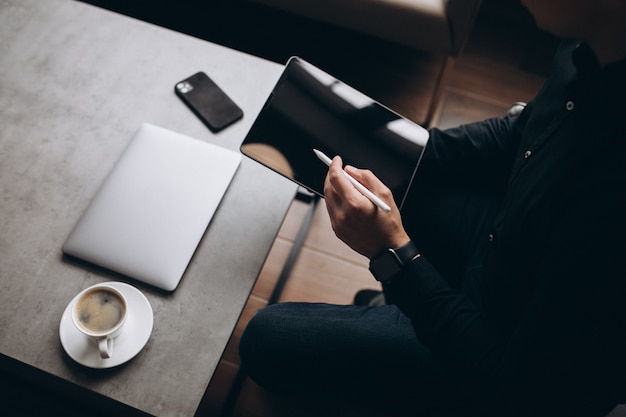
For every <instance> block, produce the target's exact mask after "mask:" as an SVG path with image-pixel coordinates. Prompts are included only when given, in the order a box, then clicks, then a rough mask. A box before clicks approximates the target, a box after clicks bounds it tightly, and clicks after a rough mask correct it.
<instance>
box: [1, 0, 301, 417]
mask: <svg viewBox="0 0 626 417" xmlns="http://www.w3.org/2000/svg"><path fill="white" fill-rule="evenodd" d="M199 70H203V71H205V72H206V73H207V74H208V75H209V76H210V77H212V78H213V79H214V80H215V81H216V82H217V83H218V84H219V85H221V86H222V87H223V89H224V90H225V91H226V92H227V93H228V94H229V95H230V96H231V97H232V98H233V99H234V101H235V102H236V103H238V104H239V105H240V106H241V107H242V108H243V110H244V112H245V116H244V118H243V120H241V121H239V122H237V123H236V124H235V125H233V126H231V127H229V128H227V129H226V130H224V131H222V132H221V133H218V134H212V133H211V132H210V131H209V130H208V129H207V128H206V127H205V126H204V125H203V124H202V123H201V122H200V121H199V120H198V119H197V118H196V117H195V116H194V115H193V114H192V113H191V112H190V111H189V110H188V109H187V108H186V107H185V106H184V105H183V103H182V102H181V101H180V100H179V99H178V98H177V97H176V96H175V94H174V90H173V87H174V84H175V83H176V82H177V81H180V80H182V79H184V78H186V77H187V76H189V75H191V74H193V73H195V72H197V71H199ZM281 70H282V66H281V65H278V64H274V63H271V62H268V61H264V60H262V59H259V58H256V57H253V56H250V55H246V54H243V53H240V52H237V51H234V50H231V49H228V48H225V47H222V46H219V45H215V44H212V43H209V42H206V41H202V40H198V39H195V38H192V37H189V36H186V35H183V34H179V33H176V32H172V31H169V30H166V29H163V28H159V27H156V26H153V25H150V24H147V23H144V22H140V21H137V20H134V19H131V18H127V17H124V16H121V15H117V14H114V13H111V12H108V11H104V10H102V9H99V8H96V7H92V6H89V5H85V4H83V3H79V2H75V1H70V0H45V1H41V0H1V1H0V195H1V197H0V354H1V355H3V356H4V357H6V358H11V360H16V361H19V362H20V363H23V364H25V366H26V365H28V366H32V367H35V368H37V369H40V370H42V371H44V372H45V373H46V374H51V375H54V376H56V377H59V378H60V380H64V381H68V382H69V383H71V384H75V385H78V386H80V387H83V388H85V389H88V390H90V391H94V392H96V393H98V394H102V395H103V396H105V397H108V398H110V399H113V400H115V401H117V402H121V403H123V404H126V405H129V406H131V407H133V408H135V409H137V410H141V411H143V412H145V413H149V414H153V415H159V416H177V417H180V416H188V415H193V414H194V412H195V410H196V408H197V406H198V404H199V403H200V400H201V398H202V395H203V393H204V391H205V389H206V387H207V385H208V383H209V382H210V379H211V377H212V375H213V372H214V370H215V368H216V366H217V364H218V362H219V359H220V356H221V354H222V352H223V350H224V348H225V346H226V343H227V341H228V339H229V337H230V335H231V332H232V330H233V328H234V326H235V324H236V322H237V319H238V317H239V314H240V312H241V310H242V309H243V306H244V304H245V302H246V299H247V297H248V295H249V292H250V290H251V288H252V286H253V284H254V281H255V279H256V277H257V275H258V272H259V270H260V269H261V267H262V265H263V262H264V260H265V258H266V256H267V253H268V252H269V249H270V247H271V244H272V242H273V241H274V238H275V236H276V233H277V231H278V228H279V227H280V224H281V222H282V220H283V218H284V216H285V213H286V211H287V209H288V206H289V204H290V202H291V200H292V198H293V196H294V194H295V192H296V188H297V187H296V186H295V185H294V184H292V183H290V182H289V181H287V180H285V179H283V178H282V177H279V176H278V175H276V174H274V173H272V172H271V171H270V170H268V169H265V168H263V167H262V166H260V165H258V164H257V163H255V162H253V161H251V160H248V159H245V158H244V160H243V162H242V165H241V167H240V169H239V171H238V173H237V175H236V177H235V179H234V180H233V182H232V184H231V187H230V189H229V191H228V192H227V194H226V196H225V197H224V200H223V201H222V204H221V206H220V208H219V210H218V212H217V213H216V215H215V217H214V218H213V221H212V223H211V225H210V226H209V229H208V231H207V233H206V234H205V236H204V238H203V240H202V241H201V243H200V245H199V247H198V250H197V252H196V253H195V255H194V257H193V258H192V261H191V263H190V265H189V267H188V269H187V271H186V273H185V275H184V277H183V279H182V281H181V283H180V285H179V287H178V289H177V290H176V291H175V292H174V293H172V294H166V293H162V292H159V291H157V290H154V289H152V288H149V287H147V286H142V285H141V284H140V283H137V282H134V281H132V280H131V281H129V282H130V283H131V284H132V285H135V286H136V287H137V288H138V289H139V290H141V291H142V292H143V293H144V294H145V295H146V297H147V298H148V300H149V302H150V304H151V306H152V309H153V311H154V328H153V332H152V335H151V337H150V340H149V341H148V344H147V345H146V346H145V348H144V349H143V350H142V351H141V352H140V353H139V355H138V356H137V357H135V358H134V359H133V360H131V361H130V362H128V363H127V364H125V365H122V366H120V367H118V368H116V369H113V370H108V371H104V372H102V371H96V370H92V369H88V368H84V367H82V366H81V365H78V364H76V363H75V362H73V361H72V360H71V359H69V357H68V356H67V355H66V354H65V352H64V350H63V348H62V346H61V343H60V339H59V322H60V319H61V316H62V314H63V311H64V310H65V308H66V306H67V304H68V303H69V302H70V301H71V299H72V298H73V297H74V296H75V295H76V294H77V293H78V292H80V290H82V289H83V288H86V287H88V286H90V285H92V284H95V283H98V282H104V281H110V280H112V277H111V276H110V275H108V274H106V273H104V272H99V271H96V270H93V269H90V268H87V267H85V266H80V265H77V264H75V263H71V262H68V261H66V260H64V259H63V257H62V253H61V245H62V244H63V242H64V240H65V239H66V237H67V236H68V234H69V232H70V231H71V229H72V227H73V226H74V224H75V223H76V221H77V220H78V218H79V217H80V215H81V214H82V212H83V210H84V209H85V208H86V207H87V205H88V204H89V201H90V199H91V198H92V196H93V195H94V193H95V192H96V190H97V189H98V186H99V185H100V183H101V182H102V180H103V179H104V178H105V176H106V175H107V174H108V172H109V171H110V169H111V168H112V167H113V165H114V163H115V162H116V160H117V158H118V157H119V156H120V155H121V153H122V151H123V150H124V148H125V147H126V145H127V144H128V142H129V140H130V139H131V137H132V134H133V133H134V132H135V131H136V130H137V129H138V127H139V126H140V125H141V124H142V123H144V122H149V123H153V124H156V125H158V126H161V127H164V128H167V129H170V130H174V131H177V132H180V133H183V134H186V135H188V136H192V137H195V138H197V139H200V140H203V141H207V142H212V143H215V144H218V145H220V146H223V147H226V148H230V149H238V147H239V144H240V143H241V141H242V140H243V138H244V136H245V134H246V132H247V130H248V129H249V128H250V126H251V124H252V122H253V121H254V118H255V117H256V115H257V114H258V112H259V111H260V109H261V107H262V105H263V103H264V102H265V100H266V98H267V96H268V94H269V92H270V90H271V88H272V87H273V85H274V84H275V82H276V80H277V79H278V77H279V75H280V72H281ZM113 280H120V278H119V277H114V278H113ZM55 379H56V378H55Z"/></svg>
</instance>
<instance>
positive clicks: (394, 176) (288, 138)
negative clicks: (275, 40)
mask: <svg viewBox="0 0 626 417" xmlns="http://www.w3.org/2000/svg"><path fill="white" fill-rule="evenodd" d="M427 141H428V131H427V130H425V129H424V128H422V127H421V126H419V125H417V124H415V123H413V122H411V121H409V120H407V119H405V118H403V117H402V116H400V115H398V114H397V113H395V112H393V111H391V110H390V109H388V108H386V107H384V106H382V105H381V104H379V103H377V102H376V101H374V100H372V99H371V98H369V97H367V96H366V95H364V94H363V93H361V92H359V91H357V90H356V89H354V88H352V87H350V86H348V85H347V84H345V83H343V82H341V81H339V80H338V79H336V78H334V77H332V76H331V75H329V74H327V73H325V72H324V71H322V70H320V69H319V68H317V67H315V66H313V65H312V64H309V63H307V62H306V61H304V60H302V59H300V58H298V57H292V58H291V59H290V60H289V62H288V63H287V65H286V66H285V70H284V71H283V74H282V76H281V78H280V79H279V81H278V83H277V84H276V86H275V87H274V89H273V91H272V93H271V94H270V96H269V98H268V99H267V101H266V103H265V105H264V107H263V109H262V110H261V112H260V113H259V116H258V117H257V119H256V120H255V122H254V124H253V125H252V128H251V129H250V131H249V132H248V135H247V136H246V138H245V140H244V141H243V143H242V145H241V152H242V153H243V154H244V155H246V156H248V157H250V158H252V159H254V160H255V161H257V162H259V163H261V164H263V165H265V166H267V167H269V168H271V169H273V170H274V171H276V172H278V173H279V174H281V175H283V176H285V177H287V178H289V179H291V180H293V181H295V182H296V183H298V184H299V185H301V186H303V187H305V188H307V189H309V190H311V191H312V192H314V193H317V194H319V195H321V196H323V193H324V178H325V177H326V173H327V172H328V167H327V166H326V165H325V164H324V163H322V162H321V161H320V160H319V159H318V158H317V157H316V156H315V154H314V153H313V149H319V150H320V151H322V152H323V153H325V154H326V155H328V156H329V157H331V158H332V157H333V156H335V155H340V156H341V157H342V158H343V161H344V164H346V165H353V166H355V167H357V168H364V169H369V170H371V171H372V172H373V173H374V174H375V175H376V176H377V177H378V178H380V179H381V180H382V181H383V183H385V184H386V185H387V186H388V187H389V188H390V189H391V190H392V192H393V195H394V199H395V201H396V204H398V206H401V204H402V202H403V200H404V197H405V194H406V192H407V190H408V187H409V185H410V183H411V180H412V178H413V175H414V172H415V170H416V168H417V165H418V162H419V160H420V157H421V155H422V151H423V150H424V147H425V146H426V142H427Z"/></svg>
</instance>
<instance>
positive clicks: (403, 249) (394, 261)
mask: <svg viewBox="0 0 626 417" xmlns="http://www.w3.org/2000/svg"><path fill="white" fill-rule="evenodd" d="M419 257H420V253H419V251H418V250H417V248H416V247H415V245H414V244H413V242H411V241H409V243H407V244H405V245H402V246H400V247H399V248H397V249H387V250H386V251H385V252H383V253H381V254H380V255H377V256H375V257H373V258H372V259H371V260H370V272H371V273H372V275H374V278H376V280H377V281H380V282H383V283H389V282H390V281H391V279H392V278H393V277H395V276H396V275H398V274H399V273H400V272H402V270H404V268H406V266H407V265H409V264H410V263H411V262H412V261H414V260H415V259H417V258H419Z"/></svg>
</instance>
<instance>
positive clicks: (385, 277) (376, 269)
mask: <svg viewBox="0 0 626 417" xmlns="http://www.w3.org/2000/svg"><path fill="white" fill-rule="evenodd" d="M401 269H402V266H401V265H400V260H399V259H398V257H397V255H396V254H395V253H394V252H393V251H388V252H385V253H384V254H382V255H380V256H378V257H376V258H374V259H372V261H371V262H370V271H371V272H372V274H373V275H374V277H375V278H376V279H377V280H378V281H383V282H384V281H389V280H390V279H391V278H392V277H393V276H394V275H396V274H397V273H398V272H400V270H401Z"/></svg>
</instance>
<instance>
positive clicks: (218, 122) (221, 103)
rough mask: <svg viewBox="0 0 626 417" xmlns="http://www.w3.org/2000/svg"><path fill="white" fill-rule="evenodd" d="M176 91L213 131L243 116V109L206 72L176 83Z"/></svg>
mask: <svg viewBox="0 0 626 417" xmlns="http://www.w3.org/2000/svg"><path fill="white" fill-rule="evenodd" d="M174 91H175V92H176V95H177V96H178V97H180V99H181V100H182V101H183V102H184V103H185V104H186V105H187V107H189V108H190V109H191V111H193V112H194V113H195V115H196V116H198V117H199V118H200V120H202V122H203V123H204V124H205V125H207V127H208V128H209V129H211V131H213V132H219V131H220V130H222V129H224V128H225V127H227V126H229V125H231V124H232V123H234V122H236V121H237V120H239V119H241V118H242V117H243V110H241V108H240V107H239V106H238V105H237V104H235V102H234V101H233V100H232V99H231V98H230V97H228V95H226V93H225V92H224V91H223V90H222V89H221V88H220V87H219V86H218V85H217V84H215V82H214V81H213V80H212V79H210V78H209V77H208V76H207V75H206V74H205V73H204V72H198V73H196V74H194V75H192V76H191V77H189V78H186V79H184V80H182V81H180V82H178V83H176V85H175V86H174Z"/></svg>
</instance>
